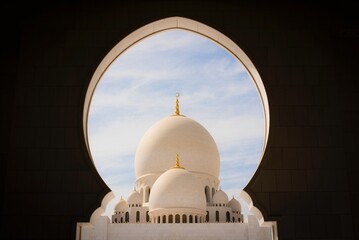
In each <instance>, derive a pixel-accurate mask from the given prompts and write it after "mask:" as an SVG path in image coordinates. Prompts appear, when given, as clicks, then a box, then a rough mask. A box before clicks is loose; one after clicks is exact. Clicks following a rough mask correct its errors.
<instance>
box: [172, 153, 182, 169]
mask: <svg viewBox="0 0 359 240" xmlns="http://www.w3.org/2000/svg"><path fill="white" fill-rule="evenodd" d="M173 168H182V169H184V168H183V167H181V166H180V164H179V155H178V153H177V154H176V165H175V166H174V167H173Z"/></svg>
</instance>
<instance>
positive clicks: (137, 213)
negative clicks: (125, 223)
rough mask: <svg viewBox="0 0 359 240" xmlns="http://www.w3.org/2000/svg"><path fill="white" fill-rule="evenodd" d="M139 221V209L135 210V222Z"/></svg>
mask: <svg viewBox="0 0 359 240" xmlns="http://www.w3.org/2000/svg"><path fill="white" fill-rule="evenodd" d="M139 221H140V211H137V212H136V222H139Z"/></svg>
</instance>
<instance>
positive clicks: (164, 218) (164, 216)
mask: <svg viewBox="0 0 359 240" xmlns="http://www.w3.org/2000/svg"><path fill="white" fill-rule="evenodd" d="M162 223H166V215H163V217H162Z"/></svg>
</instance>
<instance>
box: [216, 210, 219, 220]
mask: <svg viewBox="0 0 359 240" xmlns="http://www.w3.org/2000/svg"><path fill="white" fill-rule="evenodd" d="M216 222H219V212H218V211H216Z"/></svg>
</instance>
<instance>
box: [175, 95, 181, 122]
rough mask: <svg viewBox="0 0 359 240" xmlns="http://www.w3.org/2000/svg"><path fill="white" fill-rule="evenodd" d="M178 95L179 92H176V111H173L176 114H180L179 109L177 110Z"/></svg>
mask: <svg viewBox="0 0 359 240" xmlns="http://www.w3.org/2000/svg"><path fill="white" fill-rule="evenodd" d="M179 96H180V94H179V93H176V112H175V113H176V115H177V116H179V115H181V113H180V110H179V101H178V97H179Z"/></svg>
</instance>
